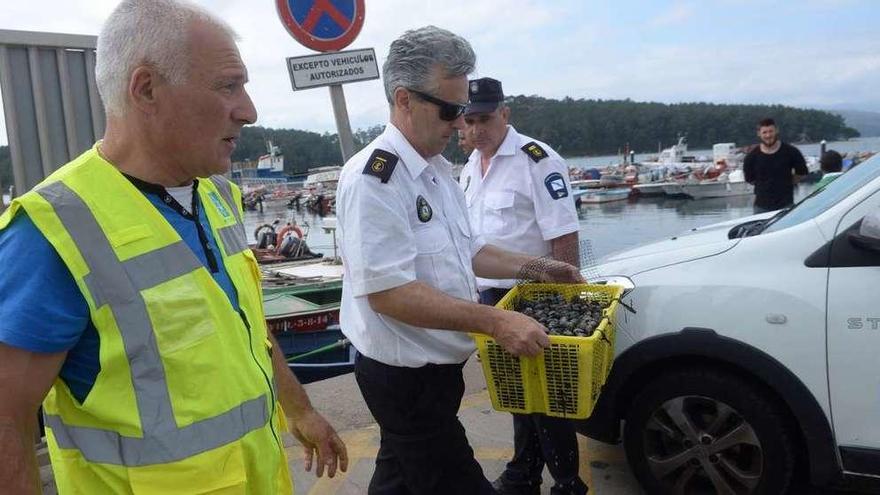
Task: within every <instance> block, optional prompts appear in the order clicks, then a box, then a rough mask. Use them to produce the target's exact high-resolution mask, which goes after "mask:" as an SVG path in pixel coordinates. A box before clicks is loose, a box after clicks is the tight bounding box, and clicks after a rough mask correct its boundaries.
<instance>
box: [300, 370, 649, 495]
mask: <svg viewBox="0 0 880 495" xmlns="http://www.w3.org/2000/svg"><path fill="white" fill-rule="evenodd" d="M465 384H466V386H465V397H464V400H462V405H461V410H460V413H459V417H460V418H461V422H462V424H463V425H464V427H465V430H467V435H468V439H469V440H470V443H471V446H472V447H473V448H474V453H475V454H476V456H477V460H478V461H479V462H480V464H481V465H482V466H483V471H484V472H485V474H486V477H487V478H489V479H490V480H493V479H495V478H496V477H497V476H498V475H499V474H501V471H502V470H503V469H504V464H505V463H506V462H507V460H508V459H510V456H511V454H512V453H513V423H512V421H511V416H510V415H509V414H507V413H501V412H497V411H495V410H493V409H492V405H491V403H490V402H489V396H488V394H487V393H486V390H485V380H484V379H483V372H482V371H481V370H480V366H479V363H477V362H476V361H475V360H473V359H472V360H471V361H470V362H468V364H467V365H466V366H465ZM306 389H307V390H308V392H309V396H310V397H311V398H312V401H313V403H314V404H315V406H316V407H318V408H319V409H320V411H321V412H322V413H323V414H325V415H326V416H327V417H328V418H331V421H332V422H333V424H334V425H335V426H336V427H337V429H338V430H339V431H340V435H341V436H342V438H343V440H345V442H346V445H348V453H349V457H350V459H349V469H348V473H342V474H341V475H339V474H337V476H336V477H334V478H333V479H329V478H327V477H326V476H325V477H324V478H321V479H318V478H316V477H315V475H314V474H313V473H307V472H305V471H304V469H303V455H302V451H301V450H300V448H299V446H298V445H296V444H295V440H293V439H292V438H291V439H290V442H291V443H290V447H288V448H287V454H288V457H289V458H290V466H291V472H292V473H293V477H294V484H295V486H296V493H297V494H298V495H306V494H308V495H317V494H320V495H325V494H326V495H331V494H334V495H335V494H338V495H355V494H364V493H366V492H367V485H368V484H369V481H370V476H372V474H373V461H374V459H375V458H376V451H377V450H378V446H379V428H378V426H376V424H375V423H374V422H373V419H372V416H370V412H369V411H368V410H367V406H366V404H364V401H363V398H362V397H361V395H360V391H359V390H358V389H357V384H355V381H354V377H353V376H352V375H347V376H341V377H337V378H333V379H330V380H324V381H323V382H317V383H312V384H309V385H307V386H306ZM578 443H579V446H580V461H581V467H580V474H581V478H583V479H584V481H586V483H587V484H588V485H589V486H590V493H608V494H622V495H623V494H640V493H642V492H641V490H639V489H638V486H637V484H636V482H635V480H634V479H633V478H632V475H631V474H630V472H629V468H628V467H627V465H626V461H625V459H624V456H623V451H622V450H621V449H620V448H618V447H613V446H608V445H605V444H603V443H600V442H594V441H592V440H589V439H587V438H585V437H583V436H580V435H579V436H578ZM551 484H552V480H551V479H550V478H549V475H547V473H546V470H545V482H544V485H543V488H544V490H543V491H542V492H541V493H545V494H549V493H550V485H551Z"/></svg>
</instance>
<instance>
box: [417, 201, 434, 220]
mask: <svg viewBox="0 0 880 495" xmlns="http://www.w3.org/2000/svg"><path fill="white" fill-rule="evenodd" d="M416 213H417V214H418V215H419V220H420V221H421V222H422V223H427V222H428V221H429V220H431V217H433V216H434V210H432V209H431V205H429V204H428V200H427V199H425V198H424V197H423V196H422V195H421V194H419V197H418V198H416Z"/></svg>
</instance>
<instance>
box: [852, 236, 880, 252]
mask: <svg viewBox="0 0 880 495" xmlns="http://www.w3.org/2000/svg"><path fill="white" fill-rule="evenodd" d="M847 238H848V239H849V243H850V244H852V246H853V247H855V248H857V249H863V250H866V251H873V252H875V253H880V239H878V238H876V237H869V236H866V235H862V234H859V233H858V231H855V232H850V233H849V234H848V235H847Z"/></svg>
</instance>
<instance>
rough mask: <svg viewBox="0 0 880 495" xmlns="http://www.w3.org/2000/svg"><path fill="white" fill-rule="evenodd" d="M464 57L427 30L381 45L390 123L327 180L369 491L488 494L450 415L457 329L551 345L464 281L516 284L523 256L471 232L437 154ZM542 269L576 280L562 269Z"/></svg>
mask: <svg viewBox="0 0 880 495" xmlns="http://www.w3.org/2000/svg"><path fill="white" fill-rule="evenodd" d="M474 63H475V56H474V52H473V50H472V48H471V46H470V44H469V43H468V42H467V41H466V40H464V39H463V38H461V37H459V36H457V35H455V34H453V33H450V32H449V31H446V30H444V29H439V28H436V27H433V26H428V27H425V28H421V29H416V30H413V31H407V32H406V33H404V34H403V35H402V36H401V37H400V38H398V39H397V40H395V41H394V42H392V43H391V48H390V51H389V54H388V57H387V59H386V61H385V64H384V66H383V68H382V72H383V81H384V85H385V95H386V98H387V99H388V102H389V104H390V110H391V119H390V123H389V124H388V125H387V126H386V127H385V131H384V132H383V133H382V135H380V136H379V137H378V138H376V140H374V141H373V142H372V143H370V144H369V145H367V147H366V148H364V149H363V150H362V151H361V152H359V153H358V154H356V155H355V156H354V157H352V158H351V159H350V160H349V161H348V162H347V163H346V164H345V166H344V167H343V170H342V174H341V176H340V180H339V186H338V194H337V202H336V206H337V218H338V233H339V236H340V249H341V252H342V259H343V269H344V277H345V278H344V280H345V283H344V284H343V286H342V308H341V310H340V311H341V312H340V319H341V326H342V329H343V332H345V334H346V336H347V337H348V338H349V340H350V341H351V343H352V344H353V345H354V347H355V348H356V349H357V351H358V354H357V357H356V361H355V378H356V380H357V382H358V386H359V387H360V390H361V393H362V394H363V396H364V400H365V401H366V403H367V406H368V407H369V409H370V412H371V413H372V414H373V417H375V419H376V422H377V423H378V424H379V427H380V431H381V443H380V447H379V453H378V455H377V457H376V468H375V470H374V472H373V478H372V480H371V481H370V486H369V493H370V494H371V495H375V494H400V493H411V494H420V495H421V494H450V493H462V494H465V493H466V494H490V493H494V490H493V489H492V486H491V485H490V483H489V481H488V480H487V479H486V478H485V476H484V475H483V471H482V469H481V468H480V465H479V464H478V463H477V462H476V460H475V458H474V453H473V450H472V449H471V447H470V445H468V441H467V437H466V436H465V432H464V428H463V427H462V425H461V423H460V422H459V421H458V417H457V413H458V408H459V406H460V404H461V397H462V394H463V393H464V380H463V377H462V371H461V370H462V366H463V365H464V362H465V361H466V360H467V359H468V357H469V356H470V355H471V354H472V353H473V352H474V343H473V340H472V339H471V338H470V337H469V336H468V333H467V332H479V333H483V334H486V335H490V336H492V337H493V338H495V340H496V341H497V342H498V343H499V344H500V345H501V346H502V347H503V348H504V349H506V350H507V351H508V352H511V353H513V354H515V355H536V354H538V353H540V352H541V351H542V349H543V348H544V347H546V346H547V345H549V338H548V337H547V335H546V334H545V332H544V328H543V327H542V326H541V325H540V324H539V323H538V322H536V321H535V320H533V319H531V318H529V317H527V316H525V315H522V314H520V313H516V312H513V311H504V310H501V309H497V308H493V307H489V306H484V305H480V304H477V303H476V301H477V285H476V279H475V276H474V275H475V274H477V275H480V276H482V277H486V278H510V277H514V276H516V273H517V272H519V271H520V270H522V269H523V267H524V266H526V265H529V264H530V263H533V262H534V261H535V258H534V257H533V256H526V255H521V254H514V253H512V252H508V251H504V250H502V249H499V248H497V247H495V246H491V245H488V244H486V243H485V242H484V241H483V239H482V237H480V236H478V235H475V234H474V233H473V231H472V230H471V227H470V223H469V222H468V216H467V208H466V206H465V203H464V195H463V194H462V192H461V189H459V188H458V185H457V184H456V182H455V180H454V179H453V178H452V175H451V173H450V164H449V162H447V161H446V160H445V159H444V158H443V157H442V156H441V155H440V153H441V152H442V151H443V149H444V148H445V147H446V145H447V144H448V142H449V138H450V137H451V136H452V134H453V133H454V132H456V130H457V129H461V128H463V127H464V121H463V118H462V115H463V113H464V110H465V107H466V103H467V99H468V80H467V74H469V73H470V72H471V71H473V68H474ZM542 275H544V276H545V280H556V281H560V282H566V281H567V282H577V281H579V280H582V278H581V276H580V274H579V272H578V270H577V268H575V267H574V266H571V265H568V264H566V263H561V262H555V263H554V264H552V265H551V266H550V267H549V271H548V272H546V273H543V274H542Z"/></svg>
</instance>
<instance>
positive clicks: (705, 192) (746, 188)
mask: <svg viewBox="0 0 880 495" xmlns="http://www.w3.org/2000/svg"><path fill="white" fill-rule="evenodd" d="M681 189H682V192H684V194H687V195H688V196H690V197H692V198H694V199H700V198H726V197H729V196H742V195H745V194H753V193H754V192H755V187H754V186H753V185H752V184H749V183H748V182H746V181H745V176H744V175H743V171H742V170H734V171H733V172H730V173H729V174H722V175H721V176H719V177H718V178H716V179H713V180H704V181H700V182H695V183H684V184H681Z"/></svg>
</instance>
